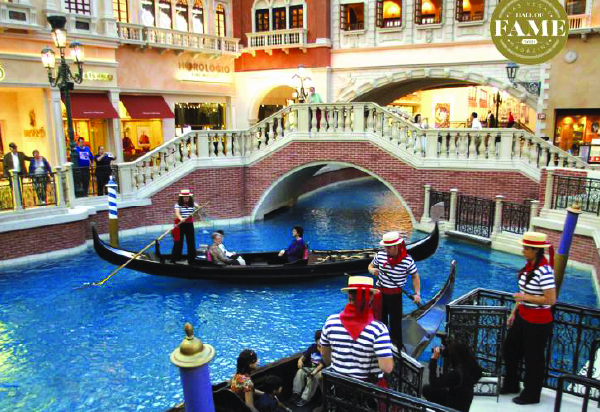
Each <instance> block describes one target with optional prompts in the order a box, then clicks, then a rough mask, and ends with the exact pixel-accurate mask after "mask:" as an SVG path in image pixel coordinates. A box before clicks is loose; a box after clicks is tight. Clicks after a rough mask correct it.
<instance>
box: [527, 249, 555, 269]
mask: <svg viewBox="0 0 600 412" xmlns="http://www.w3.org/2000/svg"><path fill="white" fill-rule="evenodd" d="M548 264H550V267H551V268H553V269H554V250H552V249H550V263H548V259H546V256H542V258H541V259H540V262H539V263H538V264H537V266H536V265H535V262H527V264H526V265H525V267H524V268H523V269H521V272H520V273H521V274H523V273H529V272H531V271H532V270H536V269H537V268H539V267H541V266H545V265H548Z"/></svg>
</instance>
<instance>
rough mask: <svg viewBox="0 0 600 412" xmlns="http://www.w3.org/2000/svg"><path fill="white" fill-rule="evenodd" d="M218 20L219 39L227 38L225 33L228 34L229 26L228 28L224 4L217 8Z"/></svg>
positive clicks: (217, 33)
mask: <svg viewBox="0 0 600 412" xmlns="http://www.w3.org/2000/svg"><path fill="white" fill-rule="evenodd" d="M216 19H217V25H216V28H217V30H216V31H217V32H216V35H217V36H219V37H225V35H226V34H225V33H226V32H227V26H226V21H225V7H223V5H222V4H219V5H218V6H217V14H216Z"/></svg>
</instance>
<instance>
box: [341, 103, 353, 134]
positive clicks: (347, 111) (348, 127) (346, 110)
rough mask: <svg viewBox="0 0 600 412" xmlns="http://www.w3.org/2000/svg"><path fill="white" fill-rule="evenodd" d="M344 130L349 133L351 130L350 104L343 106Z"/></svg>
mask: <svg viewBox="0 0 600 412" xmlns="http://www.w3.org/2000/svg"><path fill="white" fill-rule="evenodd" d="M343 110H344V132H345V133H350V132H351V131H352V122H351V118H350V116H351V114H352V106H344V107H343Z"/></svg>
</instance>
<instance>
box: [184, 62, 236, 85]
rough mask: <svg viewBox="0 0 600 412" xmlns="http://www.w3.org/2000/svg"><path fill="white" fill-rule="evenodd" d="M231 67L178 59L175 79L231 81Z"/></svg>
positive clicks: (212, 81) (214, 81)
mask: <svg viewBox="0 0 600 412" xmlns="http://www.w3.org/2000/svg"><path fill="white" fill-rule="evenodd" d="M232 74H233V69H232V68H231V67H229V66H228V65H225V64H220V63H208V62H206V63H204V62H190V61H180V62H179V70H178V71H177V75H176V77H177V79H178V80H184V81H192V82H208V83H232V82H233V76H232Z"/></svg>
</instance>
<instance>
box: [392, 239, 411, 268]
mask: <svg viewBox="0 0 600 412" xmlns="http://www.w3.org/2000/svg"><path fill="white" fill-rule="evenodd" d="M407 255H408V252H407V251H406V243H405V242H404V241H402V243H400V244H399V245H398V254H397V255H396V257H391V256H390V255H387V264H388V265H390V267H392V268H393V267H394V266H396V265H397V264H398V263H400V262H402V260H403V259H404V258H405V257H406V256H407Z"/></svg>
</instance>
